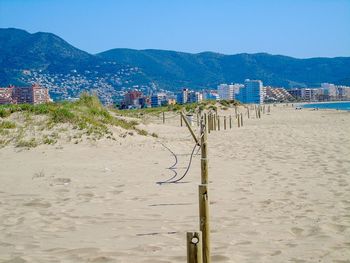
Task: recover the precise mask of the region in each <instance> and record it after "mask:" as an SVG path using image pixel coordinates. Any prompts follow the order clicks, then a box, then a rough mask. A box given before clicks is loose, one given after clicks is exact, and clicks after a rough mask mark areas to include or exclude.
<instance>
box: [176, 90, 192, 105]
mask: <svg viewBox="0 0 350 263" xmlns="http://www.w3.org/2000/svg"><path fill="white" fill-rule="evenodd" d="M188 94H189V90H188V89H182V91H181V92H180V93H178V94H177V103H178V104H185V103H187V102H188Z"/></svg>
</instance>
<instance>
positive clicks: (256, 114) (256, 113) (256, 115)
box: [254, 105, 259, 118]
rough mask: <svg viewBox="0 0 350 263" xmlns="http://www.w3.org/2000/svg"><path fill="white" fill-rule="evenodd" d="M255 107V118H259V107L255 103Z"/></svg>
mask: <svg viewBox="0 0 350 263" xmlns="http://www.w3.org/2000/svg"><path fill="white" fill-rule="evenodd" d="M254 109H255V118H259V116H258V109H257V107H256V105H254Z"/></svg>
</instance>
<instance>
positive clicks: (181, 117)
mask: <svg viewBox="0 0 350 263" xmlns="http://www.w3.org/2000/svg"><path fill="white" fill-rule="evenodd" d="M180 125H181V127H182V115H181V114H180Z"/></svg>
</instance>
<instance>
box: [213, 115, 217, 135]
mask: <svg viewBox="0 0 350 263" xmlns="http://www.w3.org/2000/svg"><path fill="white" fill-rule="evenodd" d="M216 120H217V118H216V115H215V114H213V123H214V131H216Z"/></svg>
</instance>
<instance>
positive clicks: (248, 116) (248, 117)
mask: <svg viewBox="0 0 350 263" xmlns="http://www.w3.org/2000/svg"><path fill="white" fill-rule="evenodd" d="M247 113H248V119H250V115H249V107H247Z"/></svg>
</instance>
